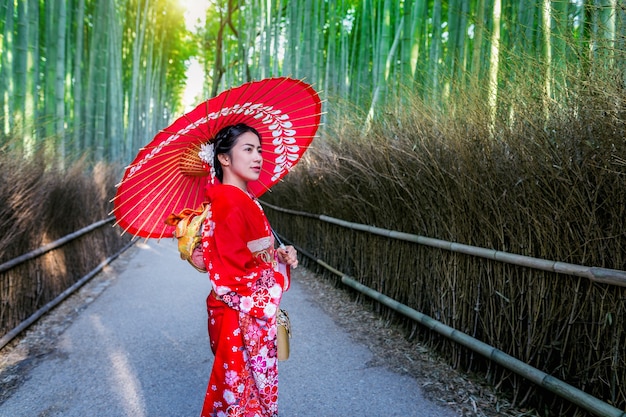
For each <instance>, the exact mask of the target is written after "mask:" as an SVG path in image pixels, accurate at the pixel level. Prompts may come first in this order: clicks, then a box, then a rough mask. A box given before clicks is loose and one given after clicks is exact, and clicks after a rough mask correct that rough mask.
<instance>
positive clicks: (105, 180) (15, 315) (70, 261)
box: [0, 153, 128, 336]
mask: <svg viewBox="0 0 626 417" xmlns="http://www.w3.org/2000/svg"><path fill="white" fill-rule="evenodd" d="M44 165H45V164H44V163H43V162H42V158H36V159H33V160H30V161H26V160H24V159H22V158H21V157H19V158H18V157H15V155H12V154H8V153H5V154H1V155H0V167H1V168H0V202H1V203H0V263H4V262H7V261H9V260H11V259H13V258H16V257H18V256H20V255H23V254H25V253H28V252H30V251H32V250H34V249H37V248H39V247H41V246H42V245H45V244H47V243H50V242H53V241H55V240H57V239H59V238H61V237H63V236H65V235H68V234H70V233H72V232H75V231H77V230H79V229H81V228H83V227H85V226H88V225H90V224H92V223H94V222H96V221H99V220H102V219H105V218H107V217H108V213H109V211H110V209H111V207H110V206H109V200H110V198H111V196H112V195H114V184H115V181H116V174H117V172H116V170H115V169H114V168H113V167H111V166H107V165H105V164H101V163H99V164H96V165H95V166H94V167H89V166H88V165H87V163H86V162H85V161H79V162H77V163H75V164H73V165H72V166H71V167H69V168H68V169H66V170H60V169H49V168H48V169H46V168H45V167H44ZM127 241H128V238H126V237H125V238H122V237H120V233H119V231H118V230H116V229H114V228H113V227H111V226H110V225H105V226H103V227H101V228H99V229H97V230H95V231H93V232H91V233H89V234H87V235H84V236H82V237H80V238H78V239H75V240H73V241H71V242H70V243H67V244H65V245H63V246H61V247H60V248H58V249H55V250H53V251H51V252H48V253H46V254H45V255H42V256H40V257H38V258H36V259H34V260H31V261H27V262H26V263H22V264H20V265H18V266H17V267H15V268H13V269H11V270H9V271H6V272H4V273H0V296H1V304H0V336H2V335H4V334H6V333H7V332H8V331H10V330H11V329H13V328H14V327H16V326H17V325H18V324H19V323H21V322H22V321H23V320H25V319H26V318H28V317H29V316H30V315H32V314H33V313H34V312H35V311H37V310H38V309H39V308H41V307H42V306H44V305H45V304H47V303H48V302H49V301H51V300H53V299H54V298H55V297H56V296H57V295H59V294H60V293H61V292H63V291H64V290H66V289H67V288H68V287H70V286H71V285H72V284H74V283H75V282H76V281H78V280H79V279H80V278H82V277H83V276H84V275H86V274H87V273H88V272H89V271H91V270H92V269H94V268H95V267H96V266H97V265H98V264H99V263H101V262H102V261H103V260H104V259H106V258H107V257H109V256H111V255H112V254H113V253H115V252H116V251H118V250H119V249H120V248H121V247H122V246H123V245H124V244H125V243H126V242H127Z"/></svg>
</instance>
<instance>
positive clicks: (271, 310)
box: [209, 207, 284, 320]
mask: <svg viewBox="0 0 626 417" xmlns="http://www.w3.org/2000/svg"><path fill="white" fill-rule="evenodd" d="M255 232H256V233H255ZM261 232H262V231H261ZM213 233H214V234H213V238H214V243H215V247H213V248H211V249H212V252H213V254H214V255H215V256H212V257H211V259H212V261H211V264H210V265H209V274H210V278H211V284H212V286H213V289H214V291H215V292H216V293H217V295H218V296H220V297H221V299H222V301H224V302H225V303H226V304H227V305H228V306H229V307H230V308H232V309H234V310H238V311H241V312H243V313H246V314H249V315H251V316H253V317H255V318H260V319H265V320H267V319H269V318H270V317H273V316H275V315H276V312H277V311H278V305H279V304H280V299H281V298H282V293H283V284H284V277H283V275H282V274H280V273H278V272H276V271H274V269H273V266H272V264H271V263H268V262H262V261H260V260H259V259H257V258H255V257H254V256H253V255H252V252H251V251H250V249H248V246H247V242H249V241H250V240H252V239H253V237H254V236H258V233H259V231H258V230H255V228H254V223H253V222H252V223H251V221H250V219H249V218H247V217H246V216H245V213H244V212H242V211H241V209H240V208H238V207H233V208H232V209H231V210H230V211H229V213H228V215H226V216H225V217H224V218H222V219H221V220H220V221H218V222H216V223H215V224H214V231H213Z"/></svg>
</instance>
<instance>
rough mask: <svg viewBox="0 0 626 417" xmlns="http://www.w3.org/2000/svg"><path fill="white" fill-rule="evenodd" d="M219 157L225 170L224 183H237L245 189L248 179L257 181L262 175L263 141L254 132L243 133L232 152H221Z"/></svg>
mask: <svg viewBox="0 0 626 417" xmlns="http://www.w3.org/2000/svg"><path fill="white" fill-rule="evenodd" d="M218 158H220V163H221V165H222V170H223V172H224V181H223V183H224V184H231V185H236V186H238V187H239V188H242V189H244V190H245V189H246V187H247V183H248V181H256V180H258V179H259V175H261V167H262V166H263V157H262V155H261V141H260V140H259V138H258V136H257V135H255V134H254V133H252V132H245V133H243V134H241V135H240V136H239V137H238V138H237V140H236V142H235V145H234V146H233V148H232V149H231V150H230V154H221V155H219V156H218Z"/></svg>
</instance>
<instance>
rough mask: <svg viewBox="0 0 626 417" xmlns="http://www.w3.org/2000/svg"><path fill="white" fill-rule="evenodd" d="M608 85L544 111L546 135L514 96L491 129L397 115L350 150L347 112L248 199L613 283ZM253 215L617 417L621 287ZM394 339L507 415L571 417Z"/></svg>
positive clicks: (624, 257)
mask: <svg viewBox="0 0 626 417" xmlns="http://www.w3.org/2000/svg"><path fill="white" fill-rule="evenodd" d="M608 87H609V86H607V85H603V84H601V83H600V82H598V84H597V85H595V86H594V87H593V88H591V87H589V88H587V90H583V91H581V92H579V96H578V97H577V99H576V100H574V99H572V103H570V105H571V107H570V108H568V109H563V108H554V109H550V112H551V113H550V114H551V117H550V119H549V120H548V121H547V122H546V121H545V120H542V116H541V115H542V111H543V110H541V109H540V103H537V105H536V106H531V105H530V104H529V103H531V101H530V100H531V98H529V96H530V95H529V96H526V97H524V98H523V99H520V98H519V96H518V97H517V99H518V101H515V100H514V99H513V98H512V97H511V102H510V107H509V108H510V109H514V110H515V111H511V112H510V114H508V115H507V117H506V119H504V118H498V119H496V123H495V125H492V124H491V123H490V120H491V119H490V115H489V114H488V112H487V111H486V107H485V106H482V105H480V101H472V100H474V99H472V98H468V97H465V98H464V97H460V98H459V99H458V100H457V102H456V103H455V107H454V108H453V109H452V108H451V109H446V111H440V112H436V111H433V110H432V109H429V108H428V107H427V106H426V105H424V104H423V103H420V102H418V101H416V102H413V103H406V104H405V105H404V107H403V110H402V111H393V110H390V112H389V113H388V114H387V117H386V118H385V119H384V120H381V121H379V122H377V123H376V124H375V125H374V126H373V127H372V130H371V131H370V132H369V133H368V134H367V135H366V136H365V137H361V135H360V132H361V129H362V126H361V120H363V118H361V117H360V115H355V116H354V117H353V118H352V119H346V120H342V121H341V123H337V124H336V125H335V124H333V125H331V126H326V127H325V130H324V137H323V139H322V140H318V141H317V143H315V144H314V146H313V147H312V148H311V149H310V151H309V152H308V153H307V154H306V155H305V158H304V160H303V161H302V162H301V163H300V165H298V167H297V168H296V169H295V170H294V172H292V173H291V174H290V175H289V176H287V177H286V180H285V181H284V182H283V183H281V184H279V185H278V186H276V187H275V188H274V189H273V192H272V193H268V194H266V195H265V196H264V197H263V200H265V201H267V202H269V203H272V204H275V205H278V206H281V207H285V208H290V209H294V210H299V211H306V212H310V213H315V214H325V215H328V216H333V217H337V218H341V219H344V220H348V221H352V222H357V223H364V224H368V225H373V226H378V227H383V228H388V229H393V230H399V231H403V232H408V233H413V234H418V235H423V236H428V237H434V238H438V239H444V240H448V241H453V242H459V243H463V244H468V245H475V246H480V247H485V248H493V249H496V250H502V251H507V252H511V253H516V254H521V255H528V256H533V257H538V258H544V259H550V260H557V261H563V262H569V263H575V264H583V265H589V266H599V267H605V268H614V269H620V270H625V269H626V163H625V160H626V123H625V122H626V117H625V116H626V114H625V110H624V109H625V106H624V104H625V103H626V93H625V92H624V91H623V90H615V88H614V87H613V88H612V89H609V88H608ZM607 91H610V92H611V93H607ZM464 100H466V101H464ZM407 109H409V111H407ZM503 120H505V121H506V123H505V122H504V121H503ZM267 213H268V216H269V217H270V220H271V221H272V223H273V224H274V227H275V228H276V229H277V230H278V231H279V232H280V233H282V234H284V235H285V236H286V237H287V238H288V239H289V240H292V241H293V242H295V243H296V244H297V245H300V246H302V247H303V248H304V249H306V250H308V251H309V252H311V253H313V254H314V255H315V256H316V257H318V258H321V259H324V260H325V261H326V262H328V263H330V264H331V265H333V266H335V267H336V268H338V269H340V270H342V271H344V272H345V273H347V274H349V275H351V276H354V277H356V278H358V279H359V280H360V281H361V282H363V283H364V284H365V285H368V286H370V287H372V288H374V289H377V290H380V291H382V292H383V293H385V294H386V295H388V296H390V297H393V298H395V299H397V300H399V301H401V302H403V303H406V304H408V305H409V306H410V307H413V308H415V309H416V310H418V311H422V312H423V313H425V314H427V315H429V316H431V317H434V318H436V319H438V320H441V321H442V322H444V323H445V324H447V325H449V326H452V327H454V328H456V329H459V330H461V331H463V332H466V333H468V334H470V335H472V336H474V337H476V338H478V339H480V340H482V341H484V342H486V343H489V344H491V345H493V346H495V347H496V348H498V349H501V350H503V351H504V352H507V353H508V354H511V355H512V356H514V357H516V358H519V359H521V360H523V361H525V362H527V363H529V364H530V365H532V366H534V367H537V368H539V369H541V370H543V371H545V372H547V373H549V374H551V375H554V376H556V377H558V378H560V379H562V380H564V381H566V382H568V383H570V384H572V385H574V386H577V387H579V388H581V389H583V390H585V391H586V392H588V393H590V394H592V395H594V396H596V397H598V398H601V399H603V400H605V401H607V402H609V403H611V404H614V405H615V406H617V407H619V408H622V409H624V408H626V366H625V365H626V363H625V358H626V324H625V323H624V321H623V320H622V318H623V317H624V314H626V288H623V287H615V286H610V285H602V284H595V283H592V282H590V281H588V280H586V279H584V278H577V277H572V276H566V275H559V274H554V273H547V272H541V271H533V270H531V269H528V268H523V267H517V266H512V265H505V264H501V263H497V262H493V261H487V260H483V259H477V258H473V257H470V256H467V255H462V254H453V253H449V252H446V251H442V250H438V249H433V248H428V247H419V246H418V245H413V244H408V243H405V242H399V241H390V240H388V239H385V238H382V237H376V236H371V235H368V234H366V233H363V232H355V231H350V230H347V229H342V228H340V227H338V226H334V225H330V224H325V223H321V222H319V221H318V220H315V219H311V218H303V217H298V216H294V215H290V214H283V213H279V212H275V211H273V210H271V209H267ZM378 308H380V307H378ZM380 309H381V310H384V309H382V308H380ZM386 314H390V313H389V312H386ZM400 320H401V319H400ZM407 329H408V330H411V331H412V332H413V333H415V334H418V335H419V337H420V338H422V339H425V340H427V341H428V342H429V343H430V344H431V346H434V347H436V348H438V349H439V351H440V352H442V354H444V355H445V356H447V357H448V358H449V359H450V361H451V363H453V364H454V365H456V366H460V367H463V368H465V369H468V370H472V371H473V370H477V371H480V372H483V373H484V374H485V375H487V377H488V378H489V379H490V380H491V382H492V383H493V384H494V385H496V386H498V387H502V388H503V389H505V391H507V392H509V393H510V395H511V396H512V399H513V400H514V402H515V403H517V404H520V405H530V406H533V407H536V408H537V409H539V410H541V412H543V413H545V414H546V415H565V414H568V415H585V412H584V411H582V410H580V409H575V407H573V406H571V405H570V404H569V403H568V402H567V401H563V400H561V399H560V398H556V397H555V396H553V395H550V394H548V393H546V392H542V391H541V390H540V389H538V388H536V387H534V386H532V385H531V384H529V383H527V382H526V381H524V380H523V379H522V378H520V377H517V376H516V375H513V374H511V372H509V371H507V370H504V369H501V368H499V367H497V366H494V364H492V363H489V361H487V360H485V359H484V358H482V357H477V355H475V354H473V353H471V352H469V351H468V350H466V349H464V348H461V347H459V346H455V345H454V344H451V343H449V342H447V341H445V340H441V339H440V338H439V337H437V336H436V335H433V334H430V333H429V332H427V331H425V330H424V329H416V328H415V326H414V325H412V324H410V323H407Z"/></svg>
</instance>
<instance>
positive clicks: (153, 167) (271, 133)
mask: <svg viewBox="0 0 626 417" xmlns="http://www.w3.org/2000/svg"><path fill="white" fill-rule="evenodd" d="M320 117H321V102H320V99H319V96H318V94H317V92H316V91H315V90H314V89H313V87H311V86H310V85H308V84H306V83H304V82H303V81H301V80H294V79H291V78H285V77H281V78H268V79H265V80H261V81H254V82H249V83H246V84H243V85H241V86H239V87H235V88H232V89H229V90H226V91H224V92H222V93H221V94H219V95H218V96H216V97H214V98H211V99H209V100H207V101H205V102H203V103H201V104H200V105H198V106H197V107H196V108H195V109H193V110H192V111H190V112H189V113H186V114H184V115H183V116H181V117H180V118H179V119H178V120H176V121H175V122H174V123H172V124H171V125H170V126H169V127H167V128H165V129H163V130H162V131H160V132H159V133H158V134H157V135H156V136H155V137H154V139H153V140H152V141H151V142H150V143H149V144H148V145H147V146H145V147H144V148H142V149H141V150H140V151H139V153H138V154H137V156H136V157H135V160H134V161H133V162H132V164H130V166H128V167H127V168H126V171H125V173H124V177H123V179H122V181H121V182H120V184H119V185H118V189H117V193H116V195H115V198H114V199H113V202H114V209H113V214H115V217H116V218H117V224H119V225H120V226H121V227H122V228H123V229H124V231H126V232H128V233H131V234H133V235H136V236H141V237H145V238H159V239H160V238H162V237H170V236H172V235H173V232H174V227H173V226H168V225H166V224H165V222H164V220H165V218H166V217H167V216H168V215H169V214H171V213H179V212H181V211H182V210H184V209H187V208H191V209H195V208H197V207H198V206H199V205H200V204H201V203H202V202H204V201H205V189H206V187H207V185H208V183H209V182H210V175H209V171H208V170H207V169H206V165H203V162H202V160H201V159H200V157H199V152H200V146H201V145H203V144H206V143H209V142H210V141H212V140H213V139H214V137H215V135H216V134H217V132H219V131H220V130H221V129H222V128H223V127H226V126H229V125H234V124H237V123H245V124H247V125H249V126H252V127H254V128H255V129H256V130H257V131H258V132H259V134H260V135H261V147H262V150H263V160H264V161H263V171H262V173H261V175H260V177H259V179H258V180H257V181H254V182H250V183H248V186H249V190H250V192H251V193H252V194H254V195H255V196H257V197H258V196H260V195H261V194H263V193H264V192H265V191H267V190H268V189H269V188H270V187H272V186H273V185H274V184H276V183H277V182H278V181H279V180H280V179H281V178H282V177H284V176H285V175H286V174H287V173H288V172H289V170H291V168H293V166H294V165H295V164H296V163H297V162H298V161H299V160H300V158H301V157H302V154H304V152H305V151H306V150H307V148H308V147H309V145H310V143H311V141H312V140H313V137H314V136H315V133H316V131H317V128H318V126H319V122H320ZM215 181H217V179H216V180H215Z"/></svg>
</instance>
